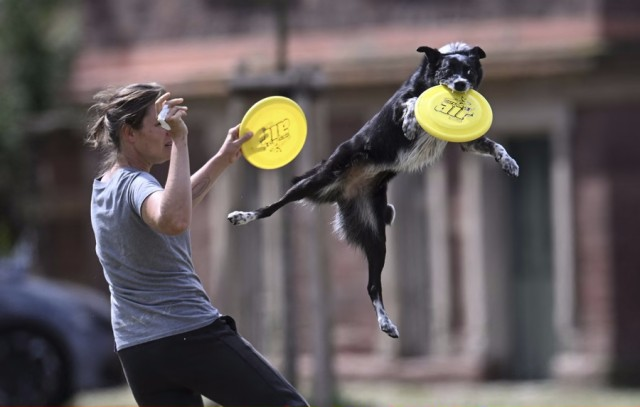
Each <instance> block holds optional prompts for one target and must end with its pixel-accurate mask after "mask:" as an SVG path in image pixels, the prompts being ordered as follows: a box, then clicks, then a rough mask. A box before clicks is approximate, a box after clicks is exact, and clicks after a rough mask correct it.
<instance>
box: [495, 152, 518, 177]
mask: <svg viewBox="0 0 640 407" xmlns="http://www.w3.org/2000/svg"><path fill="white" fill-rule="evenodd" d="M500 166H501V167H502V169H503V170H504V172H506V173H507V174H509V175H511V176H512V177H517V176H518V174H520V167H519V166H518V163H517V162H516V160H514V159H513V158H511V157H509V156H508V155H506V156H504V157H502V159H501V160H500Z"/></svg>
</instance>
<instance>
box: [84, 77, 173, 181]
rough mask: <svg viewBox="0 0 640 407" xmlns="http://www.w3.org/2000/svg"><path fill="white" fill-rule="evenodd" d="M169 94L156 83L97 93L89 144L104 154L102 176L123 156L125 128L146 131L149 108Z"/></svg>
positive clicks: (87, 138) (91, 109)
mask: <svg viewBox="0 0 640 407" xmlns="http://www.w3.org/2000/svg"><path fill="white" fill-rule="evenodd" d="M164 92H165V90H164V89H163V87H162V86H160V85H158V84H156V83H148V84H133V85H128V86H125V87H122V88H110V89H106V90H103V91H100V92H98V93H96V95H95V96H94V97H93V99H94V100H95V103H94V104H93V105H92V106H91V107H90V108H89V111H88V114H89V122H88V125H87V134H86V137H85V142H86V144H87V145H88V146H89V148H92V149H94V150H98V151H100V152H102V154H103V159H102V162H101V164H100V173H103V172H105V171H107V170H108V169H109V168H111V167H112V166H113V165H114V164H115V163H116V161H117V159H118V154H119V152H120V131H121V129H122V128H123V126H125V125H129V126H131V127H133V128H134V129H139V128H140V127H142V120H143V119H144V115H145V113H146V110H147V108H148V107H149V106H150V105H152V104H153V103H155V101H156V100H157V99H158V98H159V97H160V96H161V95H162V94H163V93H164Z"/></svg>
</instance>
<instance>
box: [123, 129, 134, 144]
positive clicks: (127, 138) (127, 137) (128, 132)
mask: <svg viewBox="0 0 640 407" xmlns="http://www.w3.org/2000/svg"><path fill="white" fill-rule="evenodd" d="M134 139H135V130H134V129H133V127H131V125H129V124H123V125H122V127H121V128H120V141H121V142H122V141H124V142H125V143H128V144H131V143H133V140H134Z"/></svg>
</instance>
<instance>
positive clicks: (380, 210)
mask: <svg viewBox="0 0 640 407" xmlns="http://www.w3.org/2000/svg"><path fill="white" fill-rule="evenodd" d="M418 52H421V53H424V55H425V56H424V58H423V61H422V63H421V64H420V65H419V66H418V68H417V69H416V71H415V72H414V73H413V74H412V75H411V77H410V78H409V79H408V80H407V81H406V82H405V83H404V84H403V85H402V86H401V87H400V89H398V90H397V91H396V93H395V94H394V95H393V96H392V97H391V98H390V99H389V100H388V101H387V102H386V103H385V105H384V106H383V107H382V109H381V110H380V111H379V112H378V113H377V114H376V115H375V116H374V117H373V118H372V119H371V120H369V121H368V122H367V123H366V124H365V125H364V126H363V127H362V128H361V129H360V130H359V131H358V132H357V133H356V134H355V135H354V136H353V137H352V138H351V139H349V140H347V141H345V142H343V143H342V144H340V145H339V146H338V147H337V149H336V150H335V151H334V152H333V153H332V154H331V156H330V157H329V158H328V159H326V160H323V161H322V162H320V163H319V164H317V165H316V166H315V167H314V168H312V169H311V170H309V171H308V172H307V173H305V174H303V175H301V176H299V177H296V178H294V179H293V186H292V187H291V188H289V190H288V191H287V192H286V193H285V194H284V195H283V196H282V198H281V199H280V200H279V201H277V202H275V203H273V204H271V205H268V206H265V207H262V208H259V209H256V210H254V211H251V212H232V213H230V214H229V215H228V217H227V218H228V219H229V221H230V222H231V223H233V224H234V225H243V224H245V223H248V222H251V221H254V220H256V219H261V218H265V217H268V216H271V215H272V214H273V213H274V212H275V211H277V210H278V209H280V208H281V207H283V206H284V205H286V204H288V203H290V202H294V201H298V200H302V199H307V200H309V201H311V202H314V203H335V204H336V205H337V214H336V219H335V222H334V223H335V229H336V231H337V232H338V233H339V235H341V237H343V238H345V239H346V240H347V241H348V242H350V243H352V244H354V245H355V246H357V247H359V248H360V249H362V250H363V251H364V253H365V255H366V257H367V261H368V264H369V281H368V285H367V291H368V292H369V296H370V298H371V301H372V303H373V307H374V309H375V311H376V314H377V317H378V324H379V325H380V329H382V331H384V332H386V333H387V334H388V335H389V336H391V337H394V338H397V337H398V329H397V328H396V326H395V325H394V324H393V322H391V320H390V319H389V316H388V315H387V313H386V311H385V309H384V305H383V301H382V287H381V273H382V268H383V266H384V262H385V257H386V236H385V226H386V225H390V224H391V223H392V222H393V219H394V217H395V209H394V207H393V206H392V205H390V204H388V203H387V185H388V184H389V181H391V179H392V178H393V177H395V176H396V174H398V173H399V172H411V171H419V170H421V169H422V168H424V167H425V166H427V165H429V164H431V163H433V162H435V161H436V160H437V159H438V158H439V157H440V155H441V154H442V152H443V150H444V148H445V146H446V145H447V142H446V141H443V140H441V139H438V138H435V137H433V136H431V135H429V134H427V133H426V132H425V131H424V130H423V129H422V128H421V127H420V125H419V124H418V123H417V121H416V118H415V116H414V105H415V102H416V99H417V97H418V96H419V95H420V94H421V93H422V92H424V91H425V90H426V89H427V88H430V87H432V86H437V85H446V86H448V87H449V88H450V89H452V90H453V91H455V92H467V91H469V90H470V89H475V88H477V87H478V85H479V84H480V81H481V80H482V67H481V65H480V59H482V58H484V57H485V52H484V51H483V50H482V49H481V48H480V47H470V46H469V45H467V44H464V43H460V42H456V43H451V44H448V45H446V46H444V47H442V48H440V49H438V50H436V49H433V48H429V47H420V48H418ZM460 146H461V147H462V150H463V151H470V152H473V153H479V154H483V155H487V156H491V157H493V158H495V160H496V161H497V162H498V163H499V164H500V166H501V167H502V169H503V170H504V171H506V172H507V173H508V174H509V175H512V176H518V171H519V168H518V164H517V163H516V162H515V160H513V159H512V158H511V157H510V156H509V154H507V151H506V150H505V149H504V148H503V147H502V146H501V145H500V144H498V143H496V142H494V141H492V140H490V139H488V138H486V137H480V138H479V139H476V140H473V141H470V142H466V143H460Z"/></svg>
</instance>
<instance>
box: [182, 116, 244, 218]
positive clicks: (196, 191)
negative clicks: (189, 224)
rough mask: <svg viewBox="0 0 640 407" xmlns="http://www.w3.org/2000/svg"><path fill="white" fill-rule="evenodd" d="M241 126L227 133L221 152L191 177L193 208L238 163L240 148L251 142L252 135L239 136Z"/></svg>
mask: <svg viewBox="0 0 640 407" xmlns="http://www.w3.org/2000/svg"><path fill="white" fill-rule="evenodd" d="M239 128H240V125H237V126H235V127H233V128H231V129H229V132H228V133H227V138H226V139H225V140H224V143H223V144H222V147H220V150H218V152H217V153H216V154H215V155H214V156H213V157H211V158H210V159H209V161H207V163H206V164H205V165H203V166H202V168H200V169H199V170H198V171H196V172H195V173H194V174H193V175H192V176H191V196H192V202H193V203H192V207H193V208H195V207H196V205H198V204H199V203H200V202H201V201H202V200H203V199H204V197H205V196H206V195H207V193H208V192H209V191H210V190H211V187H213V184H214V183H215V181H216V180H217V179H218V177H219V176H220V174H222V173H223V172H224V171H225V170H226V169H227V168H228V167H229V166H230V165H231V164H233V163H234V162H236V161H237V160H238V158H240V155H242V153H241V150H240V147H241V146H242V144H243V143H244V142H246V141H247V140H249V139H250V138H251V136H252V135H253V134H252V133H246V134H243V135H242V137H240V136H239Z"/></svg>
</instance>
